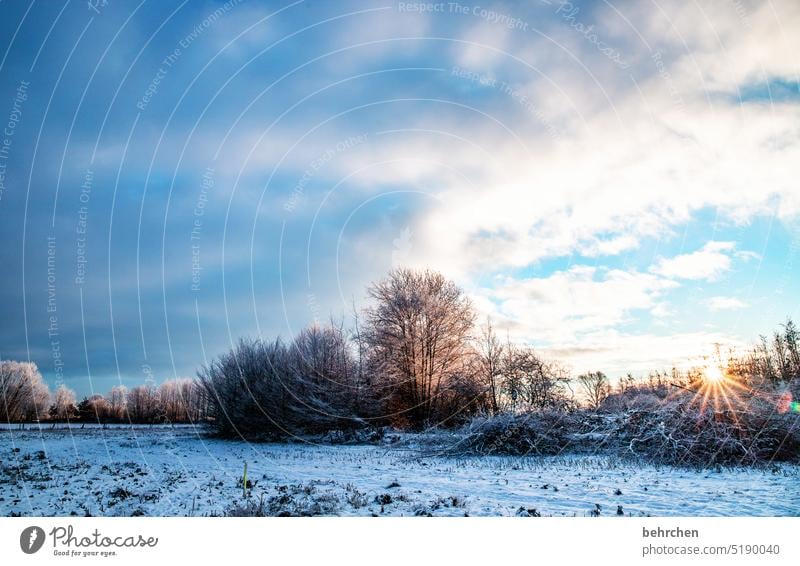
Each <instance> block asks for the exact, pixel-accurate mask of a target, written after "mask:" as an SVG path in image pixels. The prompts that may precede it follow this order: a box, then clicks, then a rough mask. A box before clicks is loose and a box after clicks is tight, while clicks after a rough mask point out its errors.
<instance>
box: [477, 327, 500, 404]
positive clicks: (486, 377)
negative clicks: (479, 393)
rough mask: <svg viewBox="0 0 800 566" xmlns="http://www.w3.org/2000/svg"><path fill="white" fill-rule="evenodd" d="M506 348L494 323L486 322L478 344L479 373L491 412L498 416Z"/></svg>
mask: <svg viewBox="0 0 800 566" xmlns="http://www.w3.org/2000/svg"><path fill="white" fill-rule="evenodd" d="M505 352H506V350H505V348H504V347H503V344H502V343H501V342H500V340H498V338H497V334H495V332H494V328H493V327H492V321H491V320H487V321H486V327H485V328H483V330H482V333H481V339H480V341H479V342H478V353H479V360H480V362H479V372H480V378H481V382H482V383H483V385H484V386H485V387H486V389H487V392H488V395H489V403H490V408H491V412H492V414H493V415H496V414H498V413H499V412H500V395H501V392H502V391H501V387H502V379H503V357H504V356H505Z"/></svg>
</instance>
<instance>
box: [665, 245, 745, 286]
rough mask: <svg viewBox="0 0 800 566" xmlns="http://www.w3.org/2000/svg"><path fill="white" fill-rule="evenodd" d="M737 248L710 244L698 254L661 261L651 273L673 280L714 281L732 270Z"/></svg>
mask: <svg viewBox="0 0 800 566" xmlns="http://www.w3.org/2000/svg"><path fill="white" fill-rule="evenodd" d="M735 248H736V244H735V243H734V242H708V243H707V244H706V245H705V246H703V247H702V249H700V250H698V251H696V252H692V253H689V254H682V255H679V256H675V257H673V258H669V259H661V260H659V262H658V263H657V264H656V265H655V266H654V267H653V268H652V269H651V271H652V272H653V273H656V274H658V275H663V276H664V277H669V278H671V279H696V280H706V281H713V280H715V279H717V278H718V277H719V276H720V275H721V274H723V273H725V272H726V271H728V270H729V269H730V268H731V256H730V254H731V252H733V251H734V249H735Z"/></svg>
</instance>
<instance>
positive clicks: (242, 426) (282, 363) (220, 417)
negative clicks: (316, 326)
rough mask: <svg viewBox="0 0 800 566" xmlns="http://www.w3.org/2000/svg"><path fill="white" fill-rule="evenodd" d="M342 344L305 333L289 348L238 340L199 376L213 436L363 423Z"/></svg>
mask: <svg viewBox="0 0 800 566" xmlns="http://www.w3.org/2000/svg"><path fill="white" fill-rule="evenodd" d="M320 332H322V331H320ZM330 332H333V333H335V332H337V331H336V330H335V329H330ZM341 344H343V340H340V339H335V338H333V337H332V336H331V335H330V334H329V333H328V330H326V331H324V334H320V333H317V332H316V331H313V330H309V331H305V332H303V333H301V335H300V336H299V337H298V340H297V341H296V342H295V343H294V344H292V345H289V346H287V345H285V344H284V343H283V342H281V341H280V340H275V341H273V342H265V341H263V340H241V341H240V342H239V343H238V345H237V346H236V347H235V348H234V349H233V350H231V351H230V352H227V353H225V354H223V355H221V356H220V357H219V358H218V359H217V360H215V361H213V362H212V363H210V364H209V365H208V366H206V367H204V368H203V369H202V370H201V371H200V372H199V374H198V375H199V378H200V383H201V384H202V386H203V388H204V389H205V390H206V392H207V395H208V397H209V401H210V412H211V416H212V417H213V423H214V426H215V427H216V429H217V430H218V432H220V433H222V434H225V435H247V436H254V435H258V436H268V437H282V436H286V435H292V434H299V433H303V432H323V431H326V430H331V429H347V428H352V427H353V426H356V425H360V424H362V422H361V420H360V419H358V417H357V415H355V414H354V412H353V399H354V397H355V396H354V394H353V384H352V383H351V382H350V378H351V377H352V376H353V375H355V374H354V372H352V371H349V370H348V369H347V368H351V366H352V363H351V360H349V358H348V356H349V352H347V351H346V350H339V347H340V346H341ZM334 348H335V349H336V350H337V351H332V349H334Z"/></svg>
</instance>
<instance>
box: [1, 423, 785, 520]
mask: <svg viewBox="0 0 800 566" xmlns="http://www.w3.org/2000/svg"><path fill="white" fill-rule="evenodd" d="M401 445H405V446H408V445H407V444H403V443H401ZM418 456H419V455H418V453H417V452H416V451H415V450H412V449H410V448H408V447H406V448H402V447H399V446H397V445H361V446H315V445H305V444H253V443H246V442H241V441H226V440H219V439H215V438H211V437H208V436H206V435H205V434H203V432H202V431H201V430H195V429H193V428H191V427H176V428H170V427H152V428H149V427H137V428H133V429H131V428H129V427H117V428H108V429H101V428H98V427H87V428H85V429H80V428H73V429H71V430H65V429H55V430H49V429H47V428H45V429H43V430H42V431H41V432H39V431H38V430H35V429H34V430H18V429H11V430H9V429H3V430H0V515H22V516H36V515H44V516H65V515H81V516H83V515H87V514H90V515H94V516H97V515H107V516H119V515H125V516H128V515H157V516H173V515H176V516H187V515H194V516H203V515H224V514H226V512H230V510H231V509H232V508H234V507H235V506H237V505H238V506H240V507H242V506H245V507H246V506H247V505H250V507H251V509H252V508H257V509H259V510H260V512H261V513H264V514H268V515H302V514H310V515H367V516H369V515H377V516H381V515H395V516H397V515H404V516H409V515H412V516H413V515H424V516H428V515H434V516H440V515H451V516H465V515H470V516H474V515H496V516H513V515H523V516H536V515H541V516H551V515H552V516H579V517H580V516H587V515H592V514H595V515H596V514H598V513H599V514H600V516H609V515H610V516H616V515H618V514H622V515H625V516H630V515H633V516H643V515H649V516H666V515H701V516H727V515H743V516H756V515H771V516H786V515H788V516H798V515H800V468H798V467H796V466H773V467H772V468H771V469H769V470H723V471H719V470H718V471H705V472H698V471H689V470H683V469H673V468H663V467H662V468H654V467H643V466H635V465H632V464H628V463H621V462H619V461H615V460H612V459H609V458H605V457H586V456H583V457H579V456H559V457H547V458H533V457H529V458H519V457H514V458H511V457H508V458H505V457H481V458H440V457H427V458H419V457H418ZM245 462H247V470H248V472H247V478H248V481H249V482H250V483H251V487H250V490H249V496H248V498H247V499H246V500H244V499H243V495H242V485H241V478H242V472H243V467H244V463H245Z"/></svg>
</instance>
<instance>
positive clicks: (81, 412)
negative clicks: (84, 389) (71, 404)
mask: <svg viewBox="0 0 800 566" xmlns="http://www.w3.org/2000/svg"><path fill="white" fill-rule="evenodd" d="M78 418H79V419H80V420H81V422H83V423H87V422H97V423H105V422H108V420H110V419H112V418H113V416H112V413H111V407H110V405H109V403H108V401H106V399H104V398H103V396H102V395H97V394H95V395H92V396H90V397H84V398H83V399H82V400H81V402H80V403H78Z"/></svg>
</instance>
